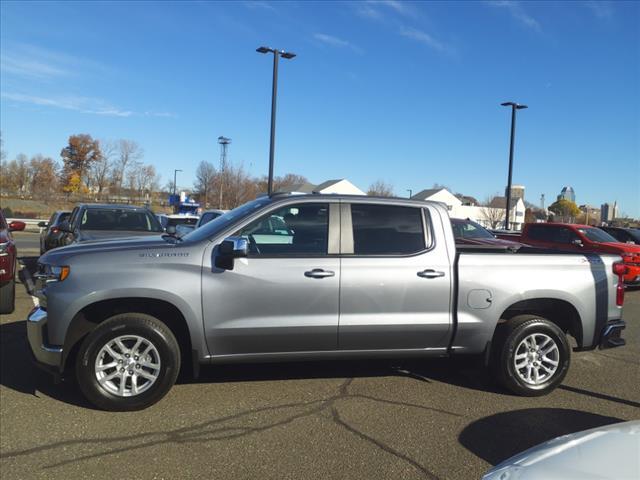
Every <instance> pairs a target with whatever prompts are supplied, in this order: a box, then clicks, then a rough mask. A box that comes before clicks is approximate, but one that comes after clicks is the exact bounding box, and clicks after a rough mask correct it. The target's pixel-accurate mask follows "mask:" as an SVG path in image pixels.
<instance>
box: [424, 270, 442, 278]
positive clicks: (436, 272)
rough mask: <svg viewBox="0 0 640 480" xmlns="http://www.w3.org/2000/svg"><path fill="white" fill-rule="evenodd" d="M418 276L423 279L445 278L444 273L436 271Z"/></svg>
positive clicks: (429, 271) (428, 271)
mask: <svg viewBox="0 0 640 480" xmlns="http://www.w3.org/2000/svg"><path fill="white" fill-rule="evenodd" d="M418 276H419V277H422V278H438V277H444V272H438V271H436V270H430V269H429V270H423V271H421V272H418Z"/></svg>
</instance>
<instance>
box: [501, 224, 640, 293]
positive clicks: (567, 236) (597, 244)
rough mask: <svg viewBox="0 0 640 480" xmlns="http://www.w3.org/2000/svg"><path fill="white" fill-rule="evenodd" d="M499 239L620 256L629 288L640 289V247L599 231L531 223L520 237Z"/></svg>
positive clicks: (507, 236) (582, 226) (595, 228)
mask: <svg viewBox="0 0 640 480" xmlns="http://www.w3.org/2000/svg"><path fill="white" fill-rule="evenodd" d="M498 237H500V238H504V239H507V240H517V241H520V242H523V243H526V244H528V245H534V246H538V247H542V248H553V249H561V250H564V251H574V252H579V253H585V254H587V253H596V254H599V253H603V254H612V255H620V256H621V257H622V260H623V262H624V265H625V266H626V273H625V274H624V282H625V284H626V285H629V286H636V285H640V246H639V245H633V244H628V243H622V242H619V241H618V240H617V239H615V238H614V237H612V236H611V235H609V234H608V233H607V232H605V231H603V230H601V229H599V228H597V227H591V226H589V225H574V224H569V223H527V224H526V225H525V226H524V229H523V231H522V234H521V235H520V236H513V235H506V236H504V235H498Z"/></svg>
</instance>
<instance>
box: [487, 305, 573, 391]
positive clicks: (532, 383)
mask: <svg viewBox="0 0 640 480" xmlns="http://www.w3.org/2000/svg"><path fill="white" fill-rule="evenodd" d="M495 342H496V343H495V349H494V355H493V359H492V363H493V365H492V367H493V371H494V373H495V374H496V376H497V379H498V381H499V382H500V383H501V384H502V385H503V386H504V387H506V388H507V389H509V390H511V391H512V392H514V393H516V394H518V395H522V396H527V397H536V396H541V395H546V394H547V393H549V392H551V391H552V390H554V389H555V388H556V387H557V386H558V385H560V383H562V380H564V377H565V376H566V374H567V371H568V370H569V364H570V361H571V349H570V347H569V342H568V341H567V337H566V335H565V334H564V332H563V331H562V330H561V329H560V328H559V327H558V326H557V325H556V324H555V323H553V322H551V321H549V320H547V319H545V318H542V317H540V316H537V315H519V316H517V317H514V318H512V319H511V320H510V321H509V322H508V323H507V324H506V325H504V326H503V327H501V330H499V331H498V332H497V335H496V338H495Z"/></svg>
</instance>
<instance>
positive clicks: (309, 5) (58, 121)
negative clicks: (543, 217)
mask: <svg viewBox="0 0 640 480" xmlns="http://www.w3.org/2000/svg"><path fill="white" fill-rule="evenodd" d="M0 26H1V34H0V35H1V37H0V40H1V54H2V67H1V105H0V114H1V123H0V128H1V130H2V138H3V141H4V149H5V150H6V151H7V153H8V155H9V158H13V157H14V156H15V155H16V154H18V153H20V152H23V153H26V154H28V155H33V154H36V153H42V154H44V155H49V156H52V157H54V158H56V159H59V152H60V149H61V148H62V147H63V146H64V144H65V142H66V139H67V137H68V136H69V135H70V134H75V133H89V134H91V135H92V136H94V137H96V138H100V139H117V138H128V139H133V140H136V141H137V142H138V143H139V144H140V145H141V146H142V147H143V148H144V151H145V158H144V160H145V161H146V162H147V163H153V164H154V165H155V166H156V167H157V169H158V171H159V172H160V173H161V174H162V176H163V182H162V183H163V184H164V183H165V182H166V181H167V180H168V179H169V178H170V177H171V176H172V172H173V169H174V168H181V169H182V170H184V172H183V173H182V174H179V180H178V184H179V185H185V186H189V185H191V184H192V181H193V178H194V174H195V169H196V167H197V165H198V163H199V162H200V161H201V160H209V161H211V162H213V163H214V164H217V162H218V158H219V147H218V145H217V143H216V142H217V137H218V136H219V135H225V136H227V137H231V138H232V141H233V143H232V145H231V146H230V150H229V153H230V160H231V161H233V162H234V163H236V164H240V163H242V164H243V165H244V166H245V168H247V169H248V170H249V171H250V172H251V173H252V174H254V175H261V174H264V173H266V171H267V164H268V150H269V115H270V106H271V104H270V95H271V59H270V58H269V57H267V56H262V55H259V54H258V53H256V52H255V49H256V47H258V46H260V45H268V46H273V47H277V48H284V49H287V50H290V51H293V52H295V53H296V54H297V55H298V56H297V57H296V58H295V59H293V60H289V61H283V62H282V63H281V66H280V67H281V68H280V83H279V98H278V128H277V143H276V166H275V170H276V174H277V175H278V174H284V173H287V172H293V173H299V174H302V175H305V176H307V177H308V178H309V179H310V180H311V181H312V182H317V183H319V182H322V181H324V180H327V179H331V178H343V177H344V178H348V179H350V180H351V181H353V182H354V183H355V184H356V185H358V186H360V187H361V188H363V189H366V188H367V186H368V185H369V184H370V183H372V182H373V181H375V180H377V179H384V180H385V181H387V182H389V183H391V184H392V185H393V186H394V188H395V192H396V194H398V195H406V194H407V192H406V189H412V190H413V191H414V192H416V191H418V190H420V189H422V188H430V187H431V186H432V185H433V184H434V183H440V184H445V185H448V186H450V187H451V188H452V189H453V190H454V191H458V192H462V193H465V194H467V195H472V196H475V197H477V198H478V199H480V200H482V199H484V198H486V197H487V196H489V195H491V194H493V193H495V192H498V191H504V185H505V184H506V174H507V162H508V140H509V120H510V117H509V111H508V109H506V108H504V107H501V106H500V103H501V102H503V101H507V100H514V101H518V102H521V103H526V104H528V105H529V109H527V110H524V111H521V112H520V113H519V115H518V124H517V138H516V156H515V157H516V158H515V167H514V176H513V180H514V183H520V184H524V185H525V186H526V199H527V200H528V201H530V202H532V203H535V204H538V203H539V201H540V195H541V194H542V193H544V194H545V196H546V198H547V205H549V204H550V202H551V201H553V200H555V196H556V195H557V194H558V193H559V192H560V189H561V188H562V187H563V186H564V185H571V186H573V187H574V189H575V191H576V196H577V202H578V203H580V204H582V203H589V204H592V205H597V206H599V205H600V204H601V203H603V202H613V201H616V200H617V201H618V203H619V204H620V205H621V209H622V211H623V212H626V213H627V214H630V215H633V216H636V217H640V3H637V2H635V3H634V2H628V3H622V2H611V3H608V2H567V3H553V2H535V3H533V2H532V3H528V2H471V3H462V2H457V3H447V2H443V3H435V2H429V3H411V2H396V1H381V2H364V1H363V2H315V3H314V2H273V3H269V2H257V1H256V2H230V3H224V2H214V3H210V2H179V3H171V2H162V3H153V2H139V3H133V2H131V3H125V2H105V3H100V2H88V3H82V2H65V3H55V2H43V3H36V2H16V3H14V2H4V1H3V2H2V3H1V25H0Z"/></svg>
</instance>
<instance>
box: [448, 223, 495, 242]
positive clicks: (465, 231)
mask: <svg viewBox="0 0 640 480" xmlns="http://www.w3.org/2000/svg"><path fill="white" fill-rule="evenodd" d="M451 226H452V228H453V236H454V237H455V238H493V239H495V237H494V236H493V235H492V234H491V232H489V231H488V230H487V229H486V228H484V227H483V226H482V225H480V224H478V223H476V222H472V221H471V220H466V221H457V222H456V221H452V222H451Z"/></svg>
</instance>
